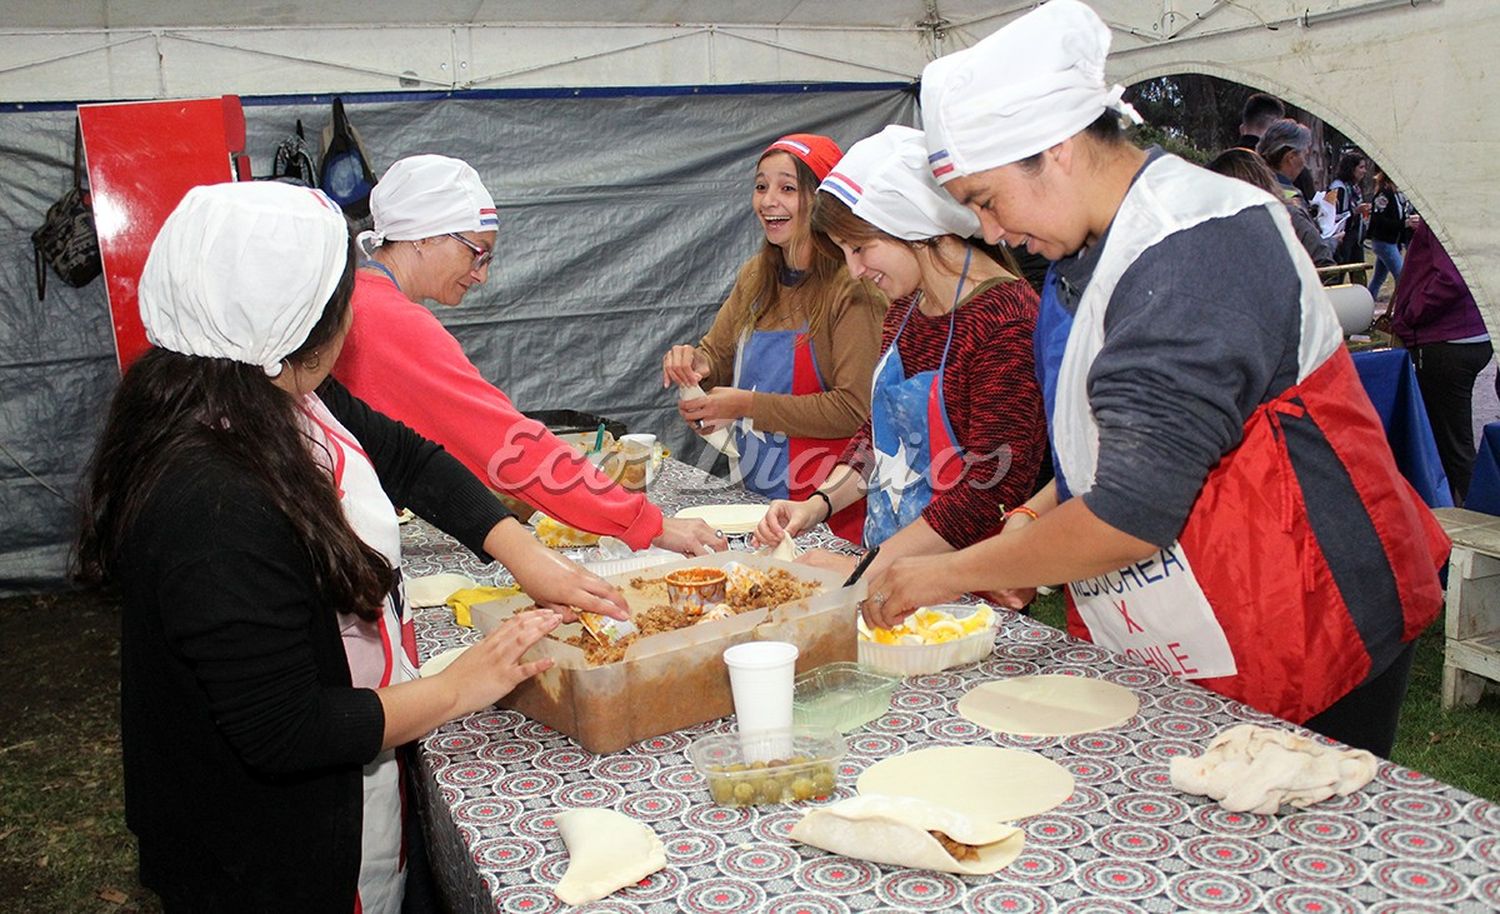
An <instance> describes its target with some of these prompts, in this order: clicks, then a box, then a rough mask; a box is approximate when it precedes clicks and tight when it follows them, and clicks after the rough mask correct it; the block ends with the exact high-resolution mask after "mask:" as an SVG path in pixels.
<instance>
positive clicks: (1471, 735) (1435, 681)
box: [1031, 592, 1500, 802]
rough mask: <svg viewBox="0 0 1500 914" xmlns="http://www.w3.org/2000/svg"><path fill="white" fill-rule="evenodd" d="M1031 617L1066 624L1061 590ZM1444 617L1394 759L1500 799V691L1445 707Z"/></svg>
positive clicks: (1427, 640)
mask: <svg viewBox="0 0 1500 914" xmlns="http://www.w3.org/2000/svg"><path fill="white" fill-rule="evenodd" d="M1031 615H1032V618H1034V619H1036V620H1037V621H1038V622H1042V623H1044V624H1046V625H1050V626H1052V627H1053V628H1059V629H1061V628H1065V626H1064V624H1063V599H1062V594H1061V592H1058V593H1054V594H1051V595H1049V596H1046V597H1039V598H1038V599H1037V601H1036V603H1034V604H1033V605H1032V609H1031ZM1442 685H1443V618H1442V617H1441V616H1439V617H1438V620H1437V621H1436V622H1434V623H1432V625H1430V626H1428V628H1427V631H1425V632H1424V633H1423V634H1422V637H1421V638H1420V639H1418V641H1417V655H1416V658H1415V659H1414V660H1413V661H1412V670H1411V684H1410V686H1409V687H1408V688H1407V692H1406V703H1405V704H1403V705H1402V706H1401V726H1400V729H1399V730H1398V731H1397V733H1396V747H1395V749H1393V750H1392V751H1391V761H1393V762H1395V763H1396V764H1398V765H1405V766H1406V767H1408V768H1414V769H1416V770H1417V771H1421V772H1425V773H1427V774H1430V775H1432V776H1433V777H1435V778H1437V779H1438V780H1440V781H1445V782H1447V783H1449V784H1452V785H1453V786H1455V787H1459V788H1462V789H1463V790H1467V791H1469V792H1470V793H1472V794H1474V795H1476V796H1481V797H1484V798H1485V799H1488V800H1494V801H1497V802H1500V764H1496V762H1495V760H1496V759H1497V758H1500V695H1497V693H1496V692H1495V691H1494V689H1489V690H1487V691H1486V693H1485V696H1484V698H1482V699H1481V700H1480V702H1479V704H1477V705H1475V706H1474V707H1471V708H1455V709H1454V710H1452V711H1444V710H1443V708H1442Z"/></svg>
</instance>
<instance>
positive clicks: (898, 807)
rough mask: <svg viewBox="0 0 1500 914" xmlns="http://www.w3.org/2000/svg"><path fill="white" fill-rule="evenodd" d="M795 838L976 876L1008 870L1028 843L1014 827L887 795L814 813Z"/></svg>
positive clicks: (864, 857)
mask: <svg viewBox="0 0 1500 914" xmlns="http://www.w3.org/2000/svg"><path fill="white" fill-rule="evenodd" d="M934 831H940V832H942V833H943V834H945V835H947V836H948V837H950V838H952V839H953V840H955V841H958V842H960V843H962V844H971V845H974V846H975V848H976V849H977V850H978V852H979V859H978V860H957V859H955V858H954V857H953V856H952V855H951V854H949V853H948V852H947V851H946V850H944V849H943V846H942V845H941V844H939V843H938V840H937V839H936V838H934V837H933V836H932V835H931V834H929V832H934ZM792 838H794V839H795V840H797V841H801V842H802V843H803V844H811V845H812V846H813V847H821V848H822V849H823V850H825V851H832V852H833V853H835V854H843V855H844V856H845V857H855V858H858V859H860V860H869V861H872V862H874V863H888V864H891V865H893V866H909V867H912V868H913V869H919V870H936V871H937V872H940V873H966V874H969V875H974V876H977V875H983V874H987V873H994V872H997V871H999V870H1001V869H1004V868H1005V867H1007V866H1009V865H1010V863H1011V861H1013V860H1015V859H1016V857H1018V856H1019V855H1020V853H1021V845H1022V844H1024V843H1025V841H1026V838H1025V835H1023V834H1022V833H1021V830H1020V829H1018V828H1015V827H1013V826H1010V825H1001V824H1000V823H998V822H981V821H978V820H975V819H971V818H969V817H968V816H966V815H964V814H963V813H960V812H957V811H955V810H952V809H948V808H946V807H943V806H935V805H933V804H932V803H928V802H926V801H924V800H916V799H912V798H910V797H885V796H866V797H851V798H849V799H847V800H840V801H839V802H837V803H834V804H833V805H831V806H825V807H823V808H822V809H814V810H812V811H811V812H809V813H808V814H807V815H805V816H803V817H802V819H801V821H799V822H798V823H797V824H796V825H794V826H792Z"/></svg>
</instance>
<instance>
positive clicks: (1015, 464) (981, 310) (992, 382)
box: [840, 281, 1047, 549]
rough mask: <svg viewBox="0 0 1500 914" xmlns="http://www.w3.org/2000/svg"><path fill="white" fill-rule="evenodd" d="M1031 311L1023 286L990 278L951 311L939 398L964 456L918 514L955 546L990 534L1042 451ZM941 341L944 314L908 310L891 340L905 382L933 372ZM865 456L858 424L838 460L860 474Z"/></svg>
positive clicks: (897, 318) (886, 328)
mask: <svg viewBox="0 0 1500 914" xmlns="http://www.w3.org/2000/svg"><path fill="white" fill-rule="evenodd" d="M913 299H914V295H909V296H907V297H906V298H903V299H901V300H899V301H897V302H895V303H893V304H892V305H891V307H890V310H889V311H887V312H886V316H885V323H884V325H883V327H882V328H881V343H880V349H881V352H882V353H884V352H885V351H886V350H888V349H889V348H890V346H891V342H892V340H895V339H896V331H897V329H898V328H899V327H900V326H901V321H902V319H903V318H905V317H906V314H907V311H908V310H911V305H912V301H913ZM1037 307H1038V302H1037V296H1036V293H1035V292H1033V291H1032V290H1031V287H1030V286H1028V285H1026V283H1024V282H1010V281H992V282H987V283H983V284H981V285H980V286H978V287H977V288H976V289H975V290H974V291H973V292H971V293H970V294H969V295H968V297H967V298H965V299H964V300H963V301H961V302H959V305H958V308H957V310H956V311H955V316H954V322H953V345H952V347H951V348H950V349H949V351H948V364H947V366H946V367H945V368H944V369H943V394H944V399H945V401H946V405H947V412H948V422H949V424H950V425H952V427H953V434H954V435H955V436H957V439H958V444H959V446H960V447H962V448H963V450H964V467H965V468H964V475H963V478H962V479H960V481H959V482H958V484H957V485H955V486H953V487H952V488H950V489H948V490H947V491H945V492H942V493H939V494H938V495H936V496H935V497H934V498H933V499H932V502H931V503H930V504H928V505H927V507H926V508H925V509H924V510H923V511H922V516H923V517H924V518H926V520H927V523H928V524H929V525H930V526H931V527H932V529H933V530H934V531H936V532H937V534H938V535H939V536H941V537H942V538H943V539H944V540H945V541H947V543H948V544H949V545H950V546H952V547H953V548H955V549H962V548H964V547H965V546H970V545H972V544H974V543H977V542H978V541H980V540H982V539H984V538H985V537H988V536H991V535H993V534H995V533H996V532H998V531H999V529H1000V527H1001V523H1002V520H1003V514H1004V511H1005V510H1006V509H1007V508H1010V507H1014V506H1015V505H1019V504H1021V503H1022V502H1024V501H1025V500H1026V499H1027V498H1029V497H1030V496H1031V495H1032V490H1033V488H1034V484H1035V482H1036V478H1037V470H1038V468H1039V467H1040V466H1041V461H1042V459H1043V457H1044V455H1045V454H1046V448H1047V425H1046V418H1045V413H1044V412H1043V409H1042V394H1041V390H1040V389H1039V388H1038V386H1037V381H1036V368H1035V362H1034V360H1033V357H1032V343H1031V337H1032V333H1033V331H1034V330H1035V329H1036V315H1037ZM947 339H948V315H946V314H945V315H943V316H941V317H928V316H927V315H925V314H923V313H922V312H921V311H920V310H916V311H912V314H911V319H910V320H908V321H907V322H906V329H905V330H903V331H902V332H901V338H900V339H899V340H896V347H897V350H898V351H899V352H900V354H901V364H902V367H903V368H904V370H905V373H906V377H908V378H909V377H911V376H912V375H915V374H919V373H921V372H924V371H931V370H933V369H935V368H937V367H938V365H939V364H941V362H942V358H943V345H944V343H945V342H946V341H947ZM870 456H871V452H870V423H869V420H866V421H865V424H864V425H863V426H862V427H861V428H860V430H859V433H858V434H856V435H855V437H854V438H853V439H852V440H851V441H850V442H849V447H848V448H847V449H846V450H845V451H844V455H843V457H842V459H841V461H840V462H841V463H846V464H848V465H850V466H851V467H853V468H854V469H855V470H856V471H857V472H859V473H860V474H862V475H863V474H865V472H866V470H867V469H868V466H869V463H870Z"/></svg>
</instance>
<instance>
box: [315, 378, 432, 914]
mask: <svg viewBox="0 0 1500 914" xmlns="http://www.w3.org/2000/svg"><path fill="white" fill-rule="evenodd" d="M302 407H303V412H304V414H305V416H306V418H307V420H308V421H307V422H305V423H304V425H305V428H306V431H307V433H308V434H309V435H311V436H312V439H313V440H314V441H316V442H318V443H319V444H321V445H322V446H323V447H324V448H326V449H327V454H326V455H324V454H323V453H321V452H320V451H319V450H318V449H316V448H315V449H314V454H315V455H316V456H317V457H318V459H319V460H320V461H322V462H324V463H325V464H327V465H328V466H329V469H330V470H331V471H332V473H333V479H334V485H335V486H337V487H338V493H339V504H340V505H342V506H343V509H344V517H345V519H347V520H348V521H349V526H350V527H351V528H353V530H354V532H355V534H356V535H358V536H359V538H360V539H361V540H363V541H364V543H365V544H366V545H368V546H369V547H370V548H372V549H374V550H375V551H377V552H379V553H380V554H381V555H383V556H385V558H386V561H388V562H390V563H391V567H392V568H396V569H399V568H400V567H401V528H400V526H399V525H398V524H397V522H396V509H395V507H394V506H392V505H391V501H390V499H389V498H388V497H387V496H386V494H385V490H384V489H382V488H381V487H380V479H379V477H377V476H376V474H375V467H374V466H373V465H372V464H371V463H370V458H369V457H368V456H367V455H366V454H365V452H364V449H363V448H361V447H360V446H359V443H358V442H357V441H356V440H355V438H354V436H353V435H352V434H350V433H349V430H348V429H346V428H344V426H343V425H342V424H341V423H340V422H339V421H338V420H337V419H335V418H334V417H333V414H332V413H330V412H329V411H328V408H327V407H326V406H324V405H323V401H321V400H319V399H318V397H317V395H316V394H308V395H307V397H306V398H304V400H303V402H302ZM398 592H399V588H398ZM407 613H408V610H407V609H406V601H405V599H404V598H402V599H399V600H398V599H397V597H396V596H395V595H392V596H388V597H386V600H385V606H384V611H383V612H382V613H381V614H380V618H379V620H376V621H367V620H365V619H361V618H360V617H359V616H357V615H354V614H353V613H347V614H346V613H341V614H340V615H339V628H340V632H341V634H342V637H343V642H344V654H345V656H346V657H347V658H348V661H349V675H350V680H351V683H352V685H353V686H354V687H355V688H357V689H379V688H384V687H385V686H389V685H394V684H396V683H398V682H406V681H407V680H410V679H413V678H415V676H416V664H415V661H414V660H413V658H412V657H410V656H409V654H408V651H407V650H406V649H405V647H404V646H403V644H404V641H406V640H409V639H404V638H403V627H404V626H409V625H410V622H411V620H410V618H409V617H408V616H407ZM363 822H364V828H363V832H362V834H361V840H360V863H359V891H358V894H357V895H356V896H355V911H358V912H360V914H400V911H401V900H402V897H403V896H404V895H405V890H406V867H405V864H406V859H405V850H404V846H403V841H402V832H401V823H402V796H401V768H400V763H399V760H398V759H397V757H396V752H395V750H394V749H386V750H385V751H383V752H381V753H380V755H378V756H376V757H375V760H374V761H372V762H370V763H369V764H368V765H366V766H365V770H364V818H363Z"/></svg>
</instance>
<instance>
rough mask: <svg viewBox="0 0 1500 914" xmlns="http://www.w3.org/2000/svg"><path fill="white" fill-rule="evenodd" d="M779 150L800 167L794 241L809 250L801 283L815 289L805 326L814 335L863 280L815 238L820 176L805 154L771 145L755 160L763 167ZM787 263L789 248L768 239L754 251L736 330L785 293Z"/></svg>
mask: <svg viewBox="0 0 1500 914" xmlns="http://www.w3.org/2000/svg"><path fill="white" fill-rule="evenodd" d="M777 153H780V154H781V155H784V156H786V157H787V158H789V159H791V160H792V164H793V165H795V166H796V168H797V203H798V212H800V213H802V214H803V221H802V228H801V232H803V233H804V234H802V235H799V236H798V238H797V239H795V240H794V242H793V244H798V243H800V244H802V245H805V249H806V250H807V252H808V260H807V269H806V271H805V273H806V275H805V276H804V277H803V278H802V284H805V285H807V286H808V288H810V289H811V290H812V291H813V295H812V296H811V300H810V301H809V303H808V315H807V330H808V333H809V334H810V335H811V334H816V333H817V332H818V331H819V330H820V329H822V326H823V325H824V324H825V323H827V322H828V319H829V315H830V314H832V312H833V308H834V306H835V305H836V304H838V303H839V302H840V301H842V300H844V299H846V298H849V297H851V296H853V295H855V294H856V293H857V292H858V291H859V290H860V288H861V286H862V284H861V283H859V282H857V281H855V280H854V279H852V278H851V277H850V276H849V273H848V271H847V270H845V269H844V258H843V256H842V255H838V256H830V255H829V253H828V251H827V250H826V249H825V248H821V247H819V246H818V245H817V244H816V243H814V242H813V239H812V237H811V236H812V229H811V228H810V226H811V223H812V211H813V198H814V197H815V196H816V192H817V189H818V176H817V175H815V174H813V170H812V169H811V168H808V167H807V164H806V163H804V162H803V161H802V160H801V159H799V158H797V157H796V156H794V155H792V154H791V153H789V152H786V151H784V150H781V149H770V150H767V151H766V153H765V154H764V155H762V156H761V157H760V158H759V159H757V160H756V163H755V164H756V167H757V168H759V167H760V163H761V162H764V161H765V159H766V156H770V155H776V154H777ZM788 266H790V264H788V263H787V260H786V253H785V252H784V251H782V250H781V248H780V247H779V246H778V245H774V244H772V243H771V241H770V239H766V240H764V241H762V242H761V247H760V252H759V253H758V254H756V255H755V257H754V259H753V260H752V261H751V264H750V268H749V270H748V271H747V272H746V273H745V282H746V287H747V291H748V293H749V294H747V295H745V296H744V297H743V299H742V300H743V301H744V303H745V307H744V309H743V310H742V311H741V312H740V313H739V314H738V315H736V316H735V318H736V319H735V331H736V335H739V334H742V333H744V332H745V331H747V330H752V329H754V327H755V322H756V321H757V320H759V319H760V316H761V315H762V314H766V313H768V312H770V311H772V310H773V309H775V307H776V305H777V302H778V301H779V300H780V298H781V271H782V269H783V268H785V267H788ZM867 291H868V290H867Z"/></svg>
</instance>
